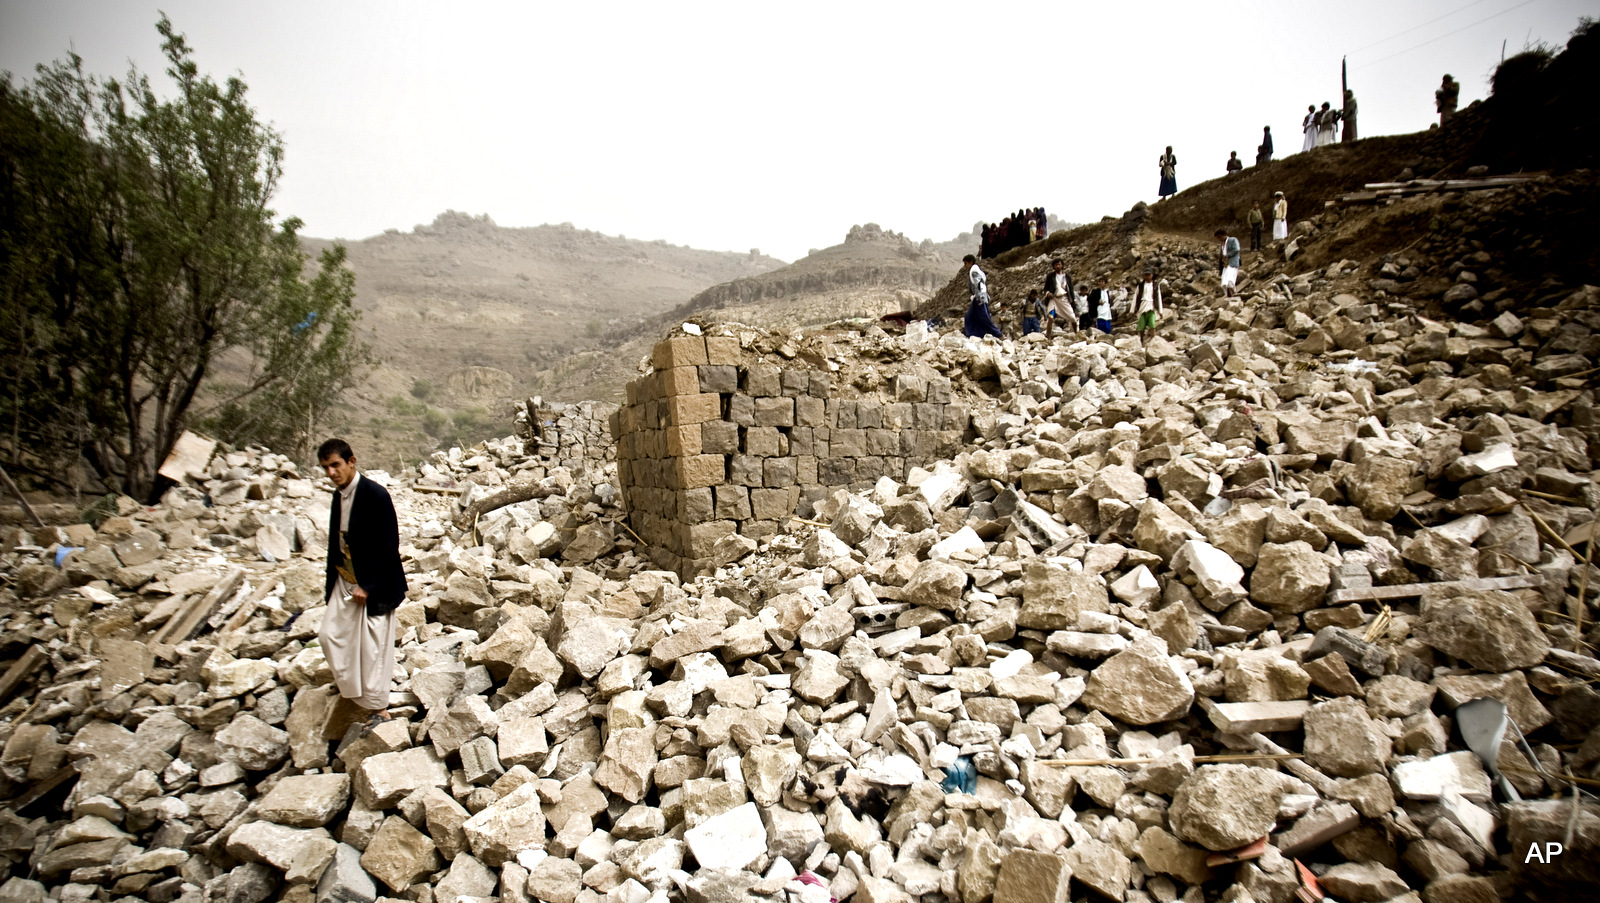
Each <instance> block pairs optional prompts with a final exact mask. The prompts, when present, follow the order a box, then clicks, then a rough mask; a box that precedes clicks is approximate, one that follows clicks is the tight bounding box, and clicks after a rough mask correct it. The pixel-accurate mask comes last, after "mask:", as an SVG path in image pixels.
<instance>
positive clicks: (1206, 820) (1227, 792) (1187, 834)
mask: <svg viewBox="0 0 1600 903" xmlns="http://www.w3.org/2000/svg"><path fill="white" fill-rule="evenodd" d="M1287 786H1288V782H1287V779H1286V778H1285V777H1284V776H1283V775H1282V774H1280V773H1278V772H1276V771H1269V770H1267V769H1265V768H1256V767H1255V766H1252V765H1205V766H1202V767H1201V768H1199V769H1197V770H1196V771H1195V773H1194V774H1192V775H1190V776H1189V778H1188V779H1187V780H1185V781H1184V782H1183V784H1182V785H1181V786H1179V787H1178V792H1177V793H1176V794H1174V795H1173V797H1172V808H1171V809H1170V810H1168V813H1167V815H1168V818H1169V820H1170V821H1171V823H1172V830H1173V833H1175V834H1176V835H1178V837H1179V838H1180V839H1182V840H1187V841H1189V842H1190V843H1197V844H1199V845H1201V846H1203V847H1205V848H1206V849H1208V850H1232V849H1235V848H1237V847H1242V846H1244V845H1245V844H1247V843H1251V842H1253V841H1256V840H1260V839H1261V838H1262V837H1265V836H1266V835H1267V833H1268V832H1269V831H1271V830H1272V826H1273V824H1274V823H1276V822H1277V820H1278V804H1279V803H1281V802H1282V801H1283V795H1284V793H1285V792H1286V791H1287Z"/></svg>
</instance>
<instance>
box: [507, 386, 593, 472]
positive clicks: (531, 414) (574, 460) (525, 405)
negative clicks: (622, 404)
mask: <svg viewBox="0 0 1600 903" xmlns="http://www.w3.org/2000/svg"><path fill="white" fill-rule="evenodd" d="M616 410H617V405H614V404H610V403H608V402H604V401H580V402H576V403H573V404H565V403H562V402H555V401H545V400H543V399H541V398H539V397H538V396H535V397H533V398H529V399H528V400H527V401H524V402H521V403H520V404H518V405H517V418H516V423H517V427H516V429H517V435H518V436H520V437H522V442H523V447H524V449H525V450H526V451H527V453H528V454H530V455H538V456H539V457H540V458H543V459H545V460H547V461H551V462H554V463H555V464H556V465H558V466H561V467H568V468H572V467H576V466H578V465H579V464H580V463H598V464H603V463H605V462H607V461H615V460H616V459H617V453H616V447H615V445H614V444H613V443H612V441H611V437H612V436H613V435H615V434H614V433H613V432H612V431H611V416H612V415H613V414H614V413H616Z"/></svg>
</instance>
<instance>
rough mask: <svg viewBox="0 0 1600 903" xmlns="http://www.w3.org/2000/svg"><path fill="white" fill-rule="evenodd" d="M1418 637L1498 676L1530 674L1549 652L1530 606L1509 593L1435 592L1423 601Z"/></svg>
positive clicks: (1548, 643)
mask: <svg viewBox="0 0 1600 903" xmlns="http://www.w3.org/2000/svg"><path fill="white" fill-rule="evenodd" d="M1416 633H1417V637H1418V638H1419V639H1421V640H1422V641H1423V642H1424V643H1427V644H1428V645H1429V646H1432V647H1433V648H1435V649H1437V650H1439V651H1440V652H1443V653H1444V654H1445V655H1449V656H1454V657H1455V658H1459V659H1461V660H1462V661H1464V662H1466V663H1467V664H1469V665H1471V666H1473V667H1474V668H1478V669H1480V670H1483V671H1493V672H1496V673H1499V672H1504V671H1514V670H1518V669H1522V668H1531V667H1533V666H1534V665H1537V664H1539V663H1540V662H1542V661H1544V657H1545V654H1546V653H1548V652H1549V651H1550V641H1549V639H1547V638H1546V637H1545V635H1544V631H1543V630H1541V629H1540V628H1539V623H1538V622H1537V621H1535V620H1534V619H1533V614H1532V612H1530V611H1528V606H1526V605H1524V604H1523V603H1522V600H1521V599H1520V598H1519V597H1518V596H1516V595H1513V594H1512V593H1508V592H1505V591H1504V590H1493V589H1491V590H1460V589H1455V588H1451V589H1449V590H1444V591H1441V590H1439V589H1435V588H1433V587H1430V588H1429V589H1428V590H1427V591H1425V592H1424V593H1423V595H1422V619H1421V621H1420V622H1419V623H1418V624H1417V628H1416Z"/></svg>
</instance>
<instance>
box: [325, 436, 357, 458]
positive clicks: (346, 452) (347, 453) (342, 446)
mask: <svg viewBox="0 0 1600 903" xmlns="http://www.w3.org/2000/svg"><path fill="white" fill-rule="evenodd" d="M334 455H338V456H339V457H340V458H342V459H344V460H346V461H353V460H355V457H356V453H355V450H354V449H352V448H351V447H350V443H348V442H346V441H344V440H343V439H329V440H328V441H327V442H324V443H322V444H321V445H319V446H317V461H318V462H319V463H320V462H322V461H326V460H328V459H329V458H331V457H333V456H334Z"/></svg>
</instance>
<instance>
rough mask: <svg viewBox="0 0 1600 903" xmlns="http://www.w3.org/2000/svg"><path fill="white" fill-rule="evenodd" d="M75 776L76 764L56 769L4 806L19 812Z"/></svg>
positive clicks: (76, 774)
mask: <svg viewBox="0 0 1600 903" xmlns="http://www.w3.org/2000/svg"><path fill="white" fill-rule="evenodd" d="M77 777H78V767H77V766H76V765H66V766H64V767H62V768H61V769H59V770H58V771H56V773H55V774H52V775H51V776H49V777H47V778H45V779H44V780H42V781H40V782H39V783H37V784H34V785H33V786H32V787H29V788H28V792H27V793H24V794H23V795H21V796H19V797H17V798H16V799H14V800H12V801H11V802H10V803H8V804H6V808H8V809H10V810H11V811H12V812H21V811H22V810H23V809H26V808H28V807H29V806H31V805H33V804H34V803H37V802H38V801H39V800H41V799H43V798H44V796H45V794H47V793H49V792H50V791H52V790H55V789H56V788H57V787H60V786H61V785H62V784H65V783H66V782H67V781H70V780H74V779H76V778H77Z"/></svg>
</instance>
